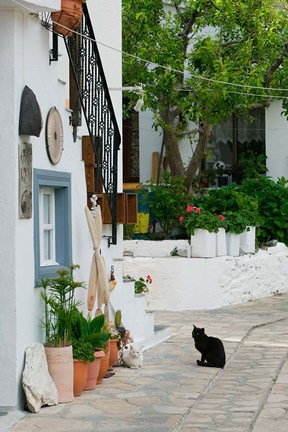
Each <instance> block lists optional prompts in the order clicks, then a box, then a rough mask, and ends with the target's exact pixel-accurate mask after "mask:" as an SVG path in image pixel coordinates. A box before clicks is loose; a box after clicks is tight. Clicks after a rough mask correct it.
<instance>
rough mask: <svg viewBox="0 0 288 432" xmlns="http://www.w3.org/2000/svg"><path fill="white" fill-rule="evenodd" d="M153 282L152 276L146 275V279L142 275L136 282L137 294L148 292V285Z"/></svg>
mask: <svg viewBox="0 0 288 432" xmlns="http://www.w3.org/2000/svg"><path fill="white" fill-rule="evenodd" d="M151 283H152V278H151V276H150V275H147V276H146V279H144V278H143V277H140V278H139V279H137V280H136V281H135V282H134V290H135V294H143V293H146V292H148V285H147V284H151Z"/></svg>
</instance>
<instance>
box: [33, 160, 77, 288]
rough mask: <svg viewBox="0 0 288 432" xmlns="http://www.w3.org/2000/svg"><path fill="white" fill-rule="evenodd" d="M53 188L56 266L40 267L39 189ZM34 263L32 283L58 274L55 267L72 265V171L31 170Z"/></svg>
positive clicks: (38, 282)
mask: <svg viewBox="0 0 288 432" xmlns="http://www.w3.org/2000/svg"><path fill="white" fill-rule="evenodd" d="M43 186H47V187H52V188H54V189H55V222H56V227H55V233H56V261H57V262H58V263H59V265H53V266H45V267H41V266H40V237H39V189H40V188H41V187H43ZM34 263H35V272H34V273H35V286H36V287H37V286H39V284H40V280H41V279H42V278H43V279H45V278H48V279H49V278H53V277H56V276H57V273H56V272H57V270H59V269H60V268H63V267H65V266H68V265H70V264H72V225H71V174H70V173H66V172H60V171H48V170H40V169H34Z"/></svg>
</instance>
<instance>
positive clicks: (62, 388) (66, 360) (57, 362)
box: [45, 345, 74, 403]
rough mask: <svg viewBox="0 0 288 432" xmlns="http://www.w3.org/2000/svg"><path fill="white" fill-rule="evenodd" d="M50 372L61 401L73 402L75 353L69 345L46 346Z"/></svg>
mask: <svg viewBox="0 0 288 432" xmlns="http://www.w3.org/2000/svg"><path fill="white" fill-rule="evenodd" d="M45 354H46V359H47V364H48V370H49V373H50V375H51V377H52V379H53V381H54V383H55V385H56V388H57V391H58V397H59V403H64V402H71V401H73V400H74V396H73V354H72V345H70V346H68V347H45Z"/></svg>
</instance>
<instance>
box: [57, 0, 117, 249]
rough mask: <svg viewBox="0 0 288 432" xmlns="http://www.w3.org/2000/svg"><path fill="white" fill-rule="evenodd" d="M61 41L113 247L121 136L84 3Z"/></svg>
mask: <svg viewBox="0 0 288 432" xmlns="http://www.w3.org/2000/svg"><path fill="white" fill-rule="evenodd" d="M64 41H65V45H66V48H67V52H68V55H69V59H70V65H71V69H72V71H73V75H74V79H75V83H76V86H77V89H78V93H79V98H80V102H81V106H82V110H83V115H84V117H85V121H86V124H87V128H88V132H89V135H90V138H91V143H92V146H93V149H94V153H95V158H96V184H95V191H98V192H99V190H103V192H104V193H105V195H106V197H107V201H108V204H109V208H110V211H111V216H112V236H111V238H110V237H109V244H110V243H111V244H116V243H117V223H116V215H117V174H118V164H117V160H118V154H117V153H118V150H119V148H120V142H121V137H120V132H119V128H118V125H117V121H116V116H115V112H114V108H113V104H112V101H111V98H110V93H109V90H108V86H107V82H106V78H105V73H104V70H103V66H102V62H101V58H100V55H99V50H98V47H97V43H96V40H95V36H94V31H93V27H92V24H91V20H90V16H89V12H88V8H87V5H86V3H83V18H82V22H81V24H80V26H79V27H78V28H77V30H76V32H75V33H73V35H72V36H70V37H64ZM76 116H77V114H76Z"/></svg>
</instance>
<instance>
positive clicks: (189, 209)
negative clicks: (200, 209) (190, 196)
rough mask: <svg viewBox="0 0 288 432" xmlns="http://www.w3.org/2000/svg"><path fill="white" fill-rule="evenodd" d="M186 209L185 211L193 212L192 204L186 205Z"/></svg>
mask: <svg viewBox="0 0 288 432" xmlns="http://www.w3.org/2000/svg"><path fill="white" fill-rule="evenodd" d="M186 211H187V212H188V213H191V212H193V211H194V206H193V205H190V206H188V207H187V208H186Z"/></svg>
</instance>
